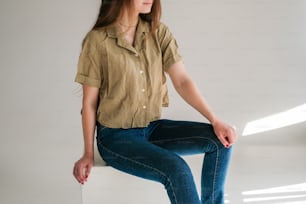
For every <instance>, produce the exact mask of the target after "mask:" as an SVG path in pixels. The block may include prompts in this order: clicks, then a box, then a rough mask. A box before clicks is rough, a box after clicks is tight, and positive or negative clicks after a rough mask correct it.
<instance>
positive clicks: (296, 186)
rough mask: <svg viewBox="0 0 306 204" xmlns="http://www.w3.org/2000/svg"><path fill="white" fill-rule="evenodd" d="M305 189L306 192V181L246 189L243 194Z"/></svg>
mask: <svg viewBox="0 0 306 204" xmlns="http://www.w3.org/2000/svg"><path fill="white" fill-rule="evenodd" d="M303 191H305V193H306V183H300V184H294V185H289V186H280V187H274V188H266V189H259V190H252V191H244V192H242V195H262V194H269V193H292V192H303Z"/></svg>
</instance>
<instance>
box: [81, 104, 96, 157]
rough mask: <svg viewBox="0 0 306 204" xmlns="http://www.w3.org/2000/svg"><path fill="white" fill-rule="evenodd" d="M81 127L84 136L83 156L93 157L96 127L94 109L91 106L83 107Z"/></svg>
mask: <svg viewBox="0 0 306 204" xmlns="http://www.w3.org/2000/svg"><path fill="white" fill-rule="evenodd" d="M82 126H83V136H84V156H88V157H93V155H94V134H95V126H96V109H95V108H94V107H91V106H85V107H84V106H83V109H82Z"/></svg>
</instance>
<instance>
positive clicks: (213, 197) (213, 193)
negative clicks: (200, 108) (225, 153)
mask: <svg viewBox="0 0 306 204" xmlns="http://www.w3.org/2000/svg"><path fill="white" fill-rule="evenodd" d="M190 138H200V139H206V140H209V141H210V142H212V143H213V144H214V145H215V146H216V149H217V158H216V163H215V173H214V178H213V192H212V201H213V204H214V203H215V191H216V189H215V187H216V177H217V175H216V174H217V167H218V162H217V161H218V159H219V147H218V145H217V144H216V142H215V141H214V140H212V139H210V138H206V137H199V136H193V137H183V138H178V139H175V140H186V139H190ZM162 141H173V139H163V140H156V141H154V142H153V143H155V142H157V143H158V142H162Z"/></svg>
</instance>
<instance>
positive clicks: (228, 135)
mask: <svg viewBox="0 0 306 204" xmlns="http://www.w3.org/2000/svg"><path fill="white" fill-rule="evenodd" d="M212 126H213V127H214V131H215V134H216V135H217V137H218V139H219V140H220V141H221V143H222V144H223V145H224V147H226V148H229V147H230V146H231V145H233V144H234V142H235V141H236V140H237V134H236V130H235V128H233V127H231V126H229V125H227V124H225V123H223V122H221V121H219V120H216V121H214V122H213V123H212Z"/></svg>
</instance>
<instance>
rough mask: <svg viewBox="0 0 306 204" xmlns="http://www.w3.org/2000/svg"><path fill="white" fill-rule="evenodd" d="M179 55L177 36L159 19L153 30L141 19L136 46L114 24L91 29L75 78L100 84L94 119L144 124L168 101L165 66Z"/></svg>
mask: <svg viewBox="0 0 306 204" xmlns="http://www.w3.org/2000/svg"><path fill="white" fill-rule="evenodd" d="M180 60H181V55H180V54H179V51H178V46H177V43H176V40H175V39H174V37H173V36H172V34H171V32H170V31H169V29H168V28H167V27H166V26H165V25H164V24H162V23H161V24H160V26H159V27H158V29H157V30H156V32H155V33H154V35H152V34H151V33H150V26H149V24H148V23H147V22H145V21H143V20H141V19H140V20H139V23H138V25H137V30H136V36H135V42H134V45H133V46H132V45H130V44H129V43H127V41H126V40H125V39H124V38H123V37H122V36H121V35H120V33H119V32H118V30H117V28H116V27H115V26H112V27H104V28H99V29H96V30H92V31H90V32H89V33H88V34H87V35H86V37H85V39H84V41H83V45H82V51H81V54H80V57H79V63H78V71H77V74H76V78H75V81H76V82H79V83H81V84H86V85H89V86H94V87H98V88H99V89H100V92H99V98H100V100H99V105H98V111H97V121H98V122H99V123H101V124H102V125H105V126H107V127H111V128H135V127H145V126H147V125H148V124H149V123H150V122H151V121H154V120H157V119H159V118H160V117H161V108H162V106H168V103H169V99H168V91H167V85H166V77H165V71H167V69H168V68H169V67H170V66H171V65H173V64H174V63H176V62H178V61H180Z"/></svg>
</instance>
